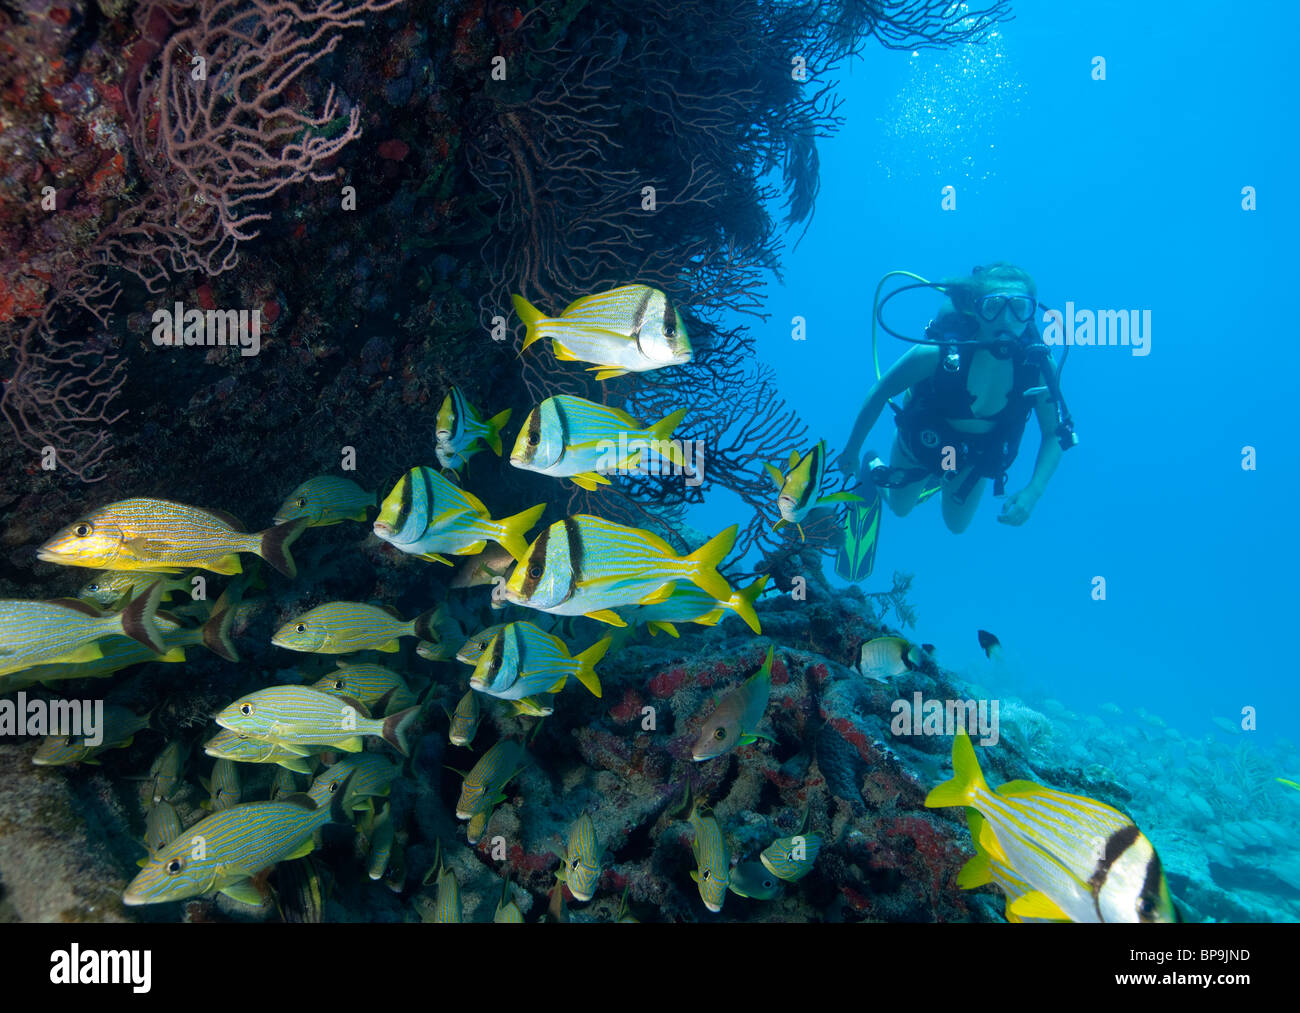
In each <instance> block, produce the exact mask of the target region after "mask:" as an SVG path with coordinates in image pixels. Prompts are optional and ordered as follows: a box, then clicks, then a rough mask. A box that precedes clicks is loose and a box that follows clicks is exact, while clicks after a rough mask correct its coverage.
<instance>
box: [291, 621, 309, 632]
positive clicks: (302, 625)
mask: <svg viewBox="0 0 1300 1013" xmlns="http://www.w3.org/2000/svg"><path fill="white" fill-rule="evenodd" d="M294 629H295V630H296V631H297V632H299V633H306V632H307V626H306V624H305V623H299V624H298V625H297V626H295V627H294Z"/></svg>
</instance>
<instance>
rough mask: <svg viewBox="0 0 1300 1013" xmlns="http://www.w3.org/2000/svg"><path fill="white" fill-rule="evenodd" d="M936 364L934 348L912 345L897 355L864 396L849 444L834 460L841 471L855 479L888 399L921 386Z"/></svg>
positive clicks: (936, 350) (936, 356) (937, 354)
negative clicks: (864, 445) (867, 439)
mask: <svg viewBox="0 0 1300 1013" xmlns="http://www.w3.org/2000/svg"><path fill="white" fill-rule="evenodd" d="M938 363H939V349H938V348H937V347H935V346H933V345H913V346H912V347H911V348H909V349H908V350H907V351H906V352H904V353H903V354H902V355H901V356H899V358H898V361H897V362H895V363H894V364H893V365H892V366H890V367H889V369H887V370H886V371H885V375H884V376H882V377H881V378H880V379H879V380H877V381H876V383H875V385H874V386H872V388H871V391H870V392H869V393H868V394H867V400H866V401H865V402H864V403H863V405H862V409H861V411H859V412H858V417H857V420H856V421H855V422H854V423H853V432H851V433H850V434H849V439H848V443H847V444H846V445H845V447H844V450H843V452H842V453H841V454H840V456H839V458H838V460H837V463H838V464H839V466H840V470H841V471H843V472H845V473H846V474H848V475H851V476H853V477H857V474H858V458H859V456H861V454H862V444H863V443H864V442H865V441H866V438H867V434H868V433H870V432H871V430H872V428H873V427H874V426H875V424H876V422H877V421H878V420H879V419H880V413H881V412H883V411H884V410H885V405H886V404H888V403H889V399H890V398H894V397H897V396H898V395H899V394H901V393H903V391H905V390H907V389H908V388H909V387H913V386H915V385H916V384H918V383H920V382H921V381H922V380H924V379H925V378H926V377H928V376H929V375H930V374H931V373H933V372H934V370H935V367H936V366H937V365H938Z"/></svg>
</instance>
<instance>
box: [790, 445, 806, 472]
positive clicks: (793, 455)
mask: <svg viewBox="0 0 1300 1013" xmlns="http://www.w3.org/2000/svg"><path fill="white" fill-rule="evenodd" d="M802 460H803V458H802V457H800V456H799V451H797V450H792V451H790V464H789V469H790V470H791V471H794V469H795V466H796V465H798V463H799V462H800V461H802Z"/></svg>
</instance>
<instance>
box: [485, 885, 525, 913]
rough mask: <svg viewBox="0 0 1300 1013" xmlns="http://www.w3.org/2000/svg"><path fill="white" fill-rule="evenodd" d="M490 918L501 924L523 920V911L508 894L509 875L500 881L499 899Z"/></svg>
mask: <svg viewBox="0 0 1300 1013" xmlns="http://www.w3.org/2000/svg"><path fill="white" fill-rule="evenodd" d="M492 920H493V921H494V922H500V923H501V924H511V923H522V922H523V920H524V913H523V912H522V911H520V910H519V905H518V904H516V903H515V902H514V899H513V898H512V897H511V896H510V877H509V876H506V878H505V879H504V880H502V881H501V899H500V900H499V901H497V909H496V913H494V914H493V915H492Z"/></svg>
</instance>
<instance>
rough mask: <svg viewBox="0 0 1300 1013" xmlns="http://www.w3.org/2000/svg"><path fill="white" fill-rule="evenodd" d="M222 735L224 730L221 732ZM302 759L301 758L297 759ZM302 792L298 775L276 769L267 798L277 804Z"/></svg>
mask: <svg viewBox="0 0 1300 1013" xmlns="http://www.w3.org/2000/svg"><path fill="white" fill-rule="evenodd" d="M221 731H222V732H223V733H224V732H225V731H226V729H224V728H223V729H222V730H221ZM250 741H252V740H250ZM297 759H302V757H297ZM301 791H302V788H301V787H299V785H298V774H297V773H296V772H294V771H292V770H290V769H289V768H288V767H276V768H275V774H274V775H273V776H272V778H271V792H270V794H269V795H268V796H267V798H268V799H269V800H270V801H272V802H278V801H280V799H282V798H284V797H286V796H288V795H297V794H298V793H299V792H301Z"/></svg>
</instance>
